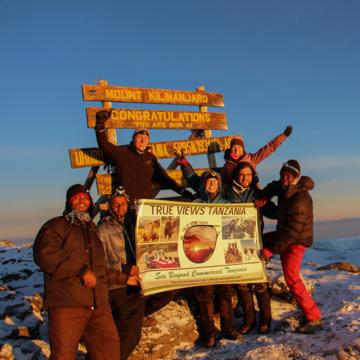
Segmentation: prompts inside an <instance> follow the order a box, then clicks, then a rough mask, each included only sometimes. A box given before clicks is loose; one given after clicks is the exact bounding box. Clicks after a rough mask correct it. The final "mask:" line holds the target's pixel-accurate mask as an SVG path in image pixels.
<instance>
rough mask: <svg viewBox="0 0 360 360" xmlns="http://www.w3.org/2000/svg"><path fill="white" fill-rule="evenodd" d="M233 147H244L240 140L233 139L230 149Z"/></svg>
mask: <svg viewBox="0 0 360 360" xmlns="http://www.w3.org/2000/svg"><path fill="white" fill-rule="evenodd" d="M234 145H240V146H242V147H244V141H243V139H241V138H233V139H231V141H230V149H231V148H232V147H233V146H234Z"/></svg>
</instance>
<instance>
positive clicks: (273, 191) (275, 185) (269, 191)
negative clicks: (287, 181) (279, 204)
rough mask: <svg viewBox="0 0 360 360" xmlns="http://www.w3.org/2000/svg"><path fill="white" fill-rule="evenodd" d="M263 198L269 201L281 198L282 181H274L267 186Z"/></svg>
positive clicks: (263, 190) (263, 191)
mask: <svg viewBox="0 0 360 360" xmlns="http://www.w3.org/2000/svg"><path fill="white" fill-rule="evenodd" d="M261 191H262V194H263V196H266V197H267V198H268V199H269V200H270V199H272V198H273V197H274V196H279V195H280V192H281V184H280V181H272V182H271V183H269V184H267V185H266V186H265V187H264V188H263V189H262V190H261Z"/></svg>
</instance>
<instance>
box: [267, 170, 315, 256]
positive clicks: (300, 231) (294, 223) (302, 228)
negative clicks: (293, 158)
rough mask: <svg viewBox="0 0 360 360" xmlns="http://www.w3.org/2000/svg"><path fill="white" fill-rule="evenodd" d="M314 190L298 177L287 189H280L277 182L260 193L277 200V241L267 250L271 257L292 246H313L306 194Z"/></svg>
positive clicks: (309, 181)
mask: <svg viewBox="0 0 360 360" xmlns="http://www.w3.org/2000/svg"><path fill="white" fill-rule="evenodd" d="M313 188H314V181H313V180H312V179H311V178H309V177H307V176H302V177H301V179H300V181H299V182H298V183H297V184H296V185H295V186H291V187H290V188H289V189H287V190H285V189H283V188H282V187H281V183H280V181H273V182H272V183H270V184H268V185H267V186H266V187H265V188H264V189H263V191H264V193H265V194H266V196H267V197H268V198H272V197H273V196H278V210H277V218H278V223H277V228H276V230H277V237H276V241H275V243H273V244H267V247H269V249H270V250H271V251H273V252H274V253H281V252H283V251H285V250H286V249H287V248H288V247H289V246H290V245H292V244H301V245H303V246H306V247H310V246H311V245H312V243H313V202H312V199H311V196H310V194H309V193H308V191H310V190H312V189H313Z"/></svg>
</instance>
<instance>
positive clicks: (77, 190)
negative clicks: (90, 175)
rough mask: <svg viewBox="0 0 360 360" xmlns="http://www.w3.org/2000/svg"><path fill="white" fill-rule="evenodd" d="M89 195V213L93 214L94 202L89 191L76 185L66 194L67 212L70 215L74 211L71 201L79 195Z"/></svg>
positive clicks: (80, 185)
mask: <svg viewBox="0 0 360 360" xmlns="http://www.w3.org/2000/svg"><path fill="white" fill-rule="evenodd" d="M81 193H82V194H87V195H89V198H90V208H89V211H88V212H89V213H91V212H92V209H93V202H92V198H91V195H90V193H89V189H88V188H87V187H86V186H85V185H82V184H75V185H71V186H70V187H69V188H68V189H67V192H66V203H65V212H66V213H69V212H71V211H72V209H71V204H70V200H71V199H72V198H73V197H74V196H75V195H77V194H81Z"/></svg>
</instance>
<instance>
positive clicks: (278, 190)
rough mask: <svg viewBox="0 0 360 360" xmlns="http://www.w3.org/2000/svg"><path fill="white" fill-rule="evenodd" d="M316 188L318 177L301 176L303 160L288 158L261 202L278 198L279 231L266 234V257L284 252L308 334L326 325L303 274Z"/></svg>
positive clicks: (288, 277) (288, 276)
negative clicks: (303, 279)
mask: <svg viewBox="0 0 360 360" xmlns="http://www.w3.org/2000/svg"><path fill="white" fill-rule="evenodd" d="M313 188H314V181H313V180H312V179H311V178H310V177H307V176H301V168H300V164H299V162H298V161H296V160H293V159H292V160H288V161H287V162H286V163H284V164H283V165H282V167H281V170H280V180H277V181H273V182H272V183H270V184H268V185H267V186H266V187H265V188H264V194H265V198H262V199H260V200H259V201H258V203H257V206H260V207H261V206H263V205H264V204H265V203H266V201H267V200H266V199H271V198H272V197H274V196H277V198H278V221H277V227H276V231H274V232H270V233H266V234H264V238H263V240H264V249H263V254H262V257H263V258H265V259H270V258H271V257H272V256H273V254H280V259H281V266H282V270H283V274H284V278H285V281H286V284H287V285H288V287H289V290H290V292H291V294H292V295H293V297H294V298H295V300H296V302H297V303H298V305H299V307H300V309H301V310H302V311H303V313H304V315H305V319H306V321H305V323H304V324H301V325H300V326H299V327H298V328H297V329H296V331H297V332H299V333H305V334H309V333H313V332H315V331H318V330H320V329H321V328H322V321H321V312H320V309H319V308H318V306H317V305H316V303H315V301H314V300H313V299H312V297H311V295H310V294H309V292H308V291H307V289H306V287H305V285H304V283H303V281H302V280H301V277H300V268H301V262H302V259H303V256H304V253H305V251H306V249H307V248H308V247H310V246H311V245H312V243H313V202H312V198H311V196H310V194H309V191H310V190H312V189H313Z"/></svg>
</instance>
